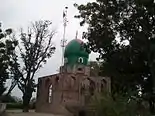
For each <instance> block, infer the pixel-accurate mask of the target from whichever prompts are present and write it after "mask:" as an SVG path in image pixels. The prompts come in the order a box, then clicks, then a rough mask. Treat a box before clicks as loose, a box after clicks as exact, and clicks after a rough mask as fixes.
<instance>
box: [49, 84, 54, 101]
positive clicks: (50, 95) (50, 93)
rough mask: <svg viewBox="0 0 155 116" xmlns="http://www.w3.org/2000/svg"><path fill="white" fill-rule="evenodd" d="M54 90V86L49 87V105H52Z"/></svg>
mask: <svg viewBox="0 0 155 116" xmlns="http://www.w3.org/2000/svg"><path fill="white" fill-rule="evenodd" d="M52 89H53V87H52V84H51V85H50V86H49V90H48V103H52V99H53V98H52V96H53V95H52V94H53V92H52Z"/></svg>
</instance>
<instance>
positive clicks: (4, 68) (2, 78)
mask: <svg viewBox="0 0 155 116" xmlns="http://www.w3.org/2000/svg"><path fill="white" fill-rule="evenodd" d="M11 34H12V29H6V30H5V31H3V30H2V27H1V24H0V96H2V95H3V93H4V92H5V91H6V86H5V82H6V80H7V79H9V78H10V74H11V72H10V71H9V69H10V64H11V63H12V56H13V53H14V50H15V47H16V46H17V44H18V43H17V41H12V40H10V39H8V37H9V36H11Z"/></svg>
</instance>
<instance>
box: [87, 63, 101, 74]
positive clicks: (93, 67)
mask: <svg viewBox="0 0 155 116" xmlns="http://www.w3.org/2000/svg"><path fill="white" fill-rule="evenodd" d="M89 66H90V75H91V76H94V77H97V76H99V75H100V62H97V61H90V62H89Z"/></svg>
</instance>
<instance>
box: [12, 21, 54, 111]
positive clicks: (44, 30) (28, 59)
mask: <svg viewBox="0 0 155 116" xmlns="http://www.w3.org/2000/svg"><path fill="white" fill-rule="evenodd" d="M51 25H52V22H51V21H36V22H34V23H32V25H31V27H29V28H28V33H24V31H23V30H22V31H21V35H20V40H21V41H19V46H18V48H19V52H20V53H19V54H14V59H13V60H14V63H13V64H12V66H11V71H12V74H13V83H12V86H11V88H10V90H12V89H13V88H14V87H15V86H16V84H17V85H18V88H19V89H20V90H21V92H22V93H23V97H22V99H23V112H28V110H29V103H30V100H31V97H32V93H33V92H34V91H35V89H36V86H37V84H36V83H35V80H34V76H35V74H36V72H37V71H38V70H39V69H40V68H41V67H42V66H43V64H44V63H46V61H47V59H48V58H50V57H51V56H52V55H53V53H54V51H55V47H54V45H53V42H52V38H53V36H54V34H55V32H54V31H53V30H50V28H51ZM14 39H16V38H14ZM20 60H22V62H23V63H21V62H20Z"/></svg>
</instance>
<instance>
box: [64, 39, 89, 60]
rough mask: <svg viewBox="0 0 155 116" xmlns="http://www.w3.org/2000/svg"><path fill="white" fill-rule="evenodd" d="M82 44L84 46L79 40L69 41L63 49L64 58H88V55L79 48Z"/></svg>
mask: <svg viewBox="0 0 155 116" xmlns="http://www.w3.org/2000/svg"><path fill="white" fill-rule="evenodd" d="M82 44H84V42H83V41H82V40H80V39H73V40H71V41H70V42H69V43H68V44H67V46H66V48H65V53H64V57H67V56H70V55H79V56H84V57H87V58H88V57H89V53H88V52H86V51H85V50H84V49H82V48H81V45H82Z"/></svg>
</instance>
